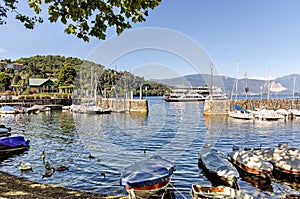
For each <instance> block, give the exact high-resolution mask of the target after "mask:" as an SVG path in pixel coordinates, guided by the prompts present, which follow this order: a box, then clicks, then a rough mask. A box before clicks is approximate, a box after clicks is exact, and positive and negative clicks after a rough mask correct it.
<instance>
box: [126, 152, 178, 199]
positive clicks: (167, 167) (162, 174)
mask: <svg viewBox="0 0 300 199" xmlns="http://www.w3.org/2000/svg"><path fill="white" fill-rule="evenodd" d="M174 171H175V165H174V164H173V163H171V162H170V161H168V160H166V159H163V158H161V157H160V156H158V155H155V156H152V157H151V158H149V159H145V160H142V161H139V162H136V163H134V164H133V165H131V166H128V167H126V168H125V169H124V171H123V172H122V174H121V181H120V184H121V185H122V186H124V187H125V189H126V191H127V192H128V193H129V197H130V198H136V197H138V198H148V197H150V196H152V195H155V196H157V195H161V194H164V193H165V192H166V191H167V186H168V184H169V183H170V181H171V177H172V175H173V172H174Z"/></svg>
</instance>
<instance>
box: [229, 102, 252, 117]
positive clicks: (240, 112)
mask: <svg viewBox="0 0 300 199" xmlns="http://www.w3.org/2000/svg"><path fill="white" fill-rule="evenodd" d="M228 114H229V117H232V118H236V119H244V120H252V119H254V115H253V114H252V113H251V112H250V111H248V110H246V109H243V108H242V107H240V106H239V105H237V104H236V105H235V110H233V111H229V112H228Z"/></svg>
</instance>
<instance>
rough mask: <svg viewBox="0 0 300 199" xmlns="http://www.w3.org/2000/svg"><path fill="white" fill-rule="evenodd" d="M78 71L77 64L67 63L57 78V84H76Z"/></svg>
mask: <svg viewBox="0 0 300 199" xmlns="http://www.w3.org/2000/svg"><path fill="white" fill-rule="evenodd" d="M76 74H77V71H76V69H75V66H73V65H70V64H66V65H65V66H64V67H62V69H61V70H60V73H59V75H58V79H57V86H66V85H74V82H75V78H76Z"/></svg>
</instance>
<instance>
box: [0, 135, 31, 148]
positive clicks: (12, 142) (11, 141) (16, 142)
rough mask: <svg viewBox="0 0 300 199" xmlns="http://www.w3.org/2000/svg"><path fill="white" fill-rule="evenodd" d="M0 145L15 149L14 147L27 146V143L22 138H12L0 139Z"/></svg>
mask: <svg viewBox="0 0 300 199" xmlns="http://www.w3.org/2000/svg"><path fill="white" fill-rule="evenodd" d="M0 145H5V146H10V147H16V146H22V145H23V146H29V141H28V140H25V139H24V137H23V136H12V137H4V138H0Z"/></svg>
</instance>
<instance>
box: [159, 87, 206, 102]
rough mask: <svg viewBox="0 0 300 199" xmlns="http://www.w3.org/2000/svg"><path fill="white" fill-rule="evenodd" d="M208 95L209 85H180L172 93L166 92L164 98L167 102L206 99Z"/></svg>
mask: <svg viewBox="0 0 300 199" xmlns="http://www.w3.org/2000/svg"><path fill="white" fill-rule="evenodd" d="M208 95H209V88H208V87H207V86H178V87H175V88H174V89H173V90H172V92H171V93H165V95H164V97H163V100H165V101H167V102H192V101H204V100H205V98H206V97H207V96H208Z"/></svg>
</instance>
